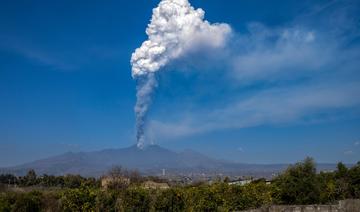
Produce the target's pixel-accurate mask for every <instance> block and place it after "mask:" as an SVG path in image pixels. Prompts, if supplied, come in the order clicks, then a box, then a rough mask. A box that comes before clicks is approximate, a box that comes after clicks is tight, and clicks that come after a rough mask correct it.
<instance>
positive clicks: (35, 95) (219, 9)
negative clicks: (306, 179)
mask: <svg viewBox="0 0 360 212" xmlns="http://www.w3.org/2000/svg"><path fill="white" fill-rule="evenodd" d="M190 3H191V4H192V5H193V6H194V7H195V8H199V7H200V8H202V9H203V10H204V11H205V12H206V14H205V19H206V20H208V21H209V22H211V23H216V22H221V23H227V24H229V25H230V26H231V28H232V36H231V38H230V39H229V40H228V41H227V44H226V46H225V47H224V48H222V49H220V50H217V51H212V52H208V51H197V52H193V53H191V54H190V55H187V56H185V57H183V58H180V59H178V60H176V61H173V62H172V63H171V64H170V65H168V66H167V67H165V68H163V70H161V71H160V72H159V74H158V75H157V78H158V81H159V86H158V88H157V89H156V92H155V94H154V97H153V104H152V107H151V109H150V113H149V116H148V128H147V129H148V132H147V134H148V138H149V140H151V141H152V142H155V143H157V144H160V145H162V146H165V147H168V148H171V149H175V150H181V149H187V148H190V149H195V150H197V151H200V152H203V153H206V154H208V155H212V156H215V157H218V158H224V159H228V160H235V161H239V162H246V163H286V162H294V161H298V160H301V159H303V158H304V157H306V156H313V157H314V158H315V159H316V160H317V161H318V162H336V161H344V162H349V163H353V162H356V161H358V160H360V73H359V71H360V70H359V67H360V39H359V38H360V37H359V36H360V16H359V14H360V3H359V1H356V0H344V1H336V0H334V1H325V0H321V1H320V0H317V1H313V0H311V1H310V0H305V1H295V0H287V1H285V0H282V1H280V0H273V1H265V0H263V1H260V0H223V1H219V0H208V1H200V0H193V1H190ZM157 4H158V1H148V0H134V1H106V4H105V3H104V2H100V1H76V2H74V1H66V0H65V1H58V2H49V1H40V0H37V1H31V2H30V1H20V0H15V1H2V3H1V7H0V99H1V101H0V146H1V148H0V166H7V165H14V164H19V163H22V162H26V161H30V160H34V159H39V158H43V157H47V156H50V155H54V154H60V153H63V152H66V151H92V150H99V149H104V148H121V147H126V146H129V145H133V144H134V143H135V118H134V113H133V107H134V104H135V101H136V99H135V93H136V89H135V87H136V83H135V82H134V80H133V79H132V78H131V67H130V62H129V61H130V57H131V53H132V52H133V51H134V49H136V48H137V47H139V46H140V45H141V43H142V42H143V41H144V40H146V34H145V28H146V26H147V24H148V23H149V20H150V18H151V13H152V8H154V7H155V6H156V5H157Z"/></svg>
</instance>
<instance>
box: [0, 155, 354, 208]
mask: <svg viewBox="0 0 360 212" xmlns="http://www.w3.org/2000/svg"><path fill="white" fill-rule="evenodd" d="M113 171H114V170H113ZM34 174H35V173H30V172H29V173H28V174H27V175H26V176H24V177H22V179H21V180H20V179H18V178H17V177H15V176H11V175H2V176H0V182H1V183H3V184H8V183H9V182H8V180H9V179H10V181H11V180H14V177H15V178H17V179H15V181H16V180H19V181H18V182H19V183H20V182H21V183H22V184H19V185H22V186H29V185H43V186H49V188H50V187H52V186H55V187H58V188H59V189H42V190H36V189H34V190H31V191H30V192H17V191H9V190H6V189H3V191H1V192H0V211H237V210H246V209H252V208H259V207H261V206H266V205H272V204H287V205H293V204H327V203H335V202H336V201H337V200H342V199H353V198H360V162H358V163H357V164H356V165H354V166H353V167H351V168H347V167H346V166H345V165H344V164H343V163H339V164H338V165H337V169H336V170H335V171H332V172H319V173H318V172H317V171H316V166H315V162H314V161H313V159H311V158H306V159H305V160H304V161H301V162H299V163H296V164H294V165H291V166H289V167H288V168H287V169H286V170H285V171H284V172H282V173H281V174H279V175H278V176H277V177H276V178H274V179H273V180H272V183H271V184H267V183H266V181H265V179H259V180H256V181H253V182H251V183H249V184H246V185H243V186H240V185H229V184H228V183H227V182H226V181H221V180H219V181H218V182H215V183H212V184H207V183H202V184H196V185H186V186H180V185H173V186H171V187H170V188H169V189H145V188H143V187H142V186H141V182H142V180H144V179H145V178H143V177H141V176H140V175H138V174H137V173H134V172H126V171H124V170H120V171H119V170H117V171H116V170H115V172H113V173H111V174H113V176H124V175H126V176H127V177H131V178H132V181H130V182H131V183H130V184H127V185H126V186H124V185H113V186H111V187H109V189H107V190H104V189H101V187H100V182H99V180H98V179H94V178H84V177H81V176H62V177H54V176H45V175H44V176H41V177H37V176H36V174H35V176H34ZM155 180H156V179H155ZM15 181H13V182H15Z"/></svg>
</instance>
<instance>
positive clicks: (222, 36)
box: [131, 0, 232, 147]
mask: <svg viewBox="0 0 360 212" xmlns="http://www.w3.org/2000/svg"><path fill="white" fill-rule="evenodd" d="M204 15H205V12H204V11H203V10H202V9H200V8H199V9H195V8H193V7H192V6H191V5H190V3H189V2H188V0H162V1H161V2H160V3H159V5H158V7H156V8H155V9H153V15H152V18H151V22H150V24H149V25H148V27H147V29H146V34H147V35H148V40H146V41H145V42H143V43H142V45H141V47H140V48H138V49H136V50H135V52H134V53H133V54H132V57H131V65H132V77H133V78H134V79H137V83H138V86H137V103H136V106H135V114H136V122H137V123H136V128H137V129H136V130H137V143H138V146H139V147H141V146H143V145H144V142H145V140H144V139H145V138H144V128H145V119H146V114H147V111H148V108H149V105H150V103H151V94H152V93H153V90H154V88H155V87H156V85H157V81H156V76H155V75H154V74H155V72H157V71H159V70H160V69H161V68H163V67H164V66H166V65H168V64H169V63H170V62H171V61H173V60H175V59H178V58H181V57H183V56H186V54H188V53H189V52H192V51H195V50H197V49H203V48H210V49H216V48H221V47H223V46H225V44H226V41H227V38H228V37H229V35H230V34H231V31H232V30H231V27H230V26H229V25H228V24H224V23H215V24H211V23H209V22H208V21H206V20H204Z"/></svg>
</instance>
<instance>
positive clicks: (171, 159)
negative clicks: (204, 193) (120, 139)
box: [0, 145, 335, 177]
mask: <svg viewBox="0 0 360 212" xmlns="http://www.w3.org/2000/svg"><path fill="white" fill-rule="evenodd" d="M113 166H122V167H125V168H128V169H136V170H138V171H140V172H141V173H143V174H151V175H156V174H159V173H161V170H162V169H166V170H167V173H173V174H189V173H207V174H216V173H222V174H228V175H251V176H269V175H271V174H272V173H277V172H279V171H281V170H284V169H285V168H286V167H287V165H286V164H274V165H259V164H241V163H232V162H226V161H221V160H216V159H213V158H210V157H207V156H205V155H202V154H200V153H198V152H195V151H192V150H185V151H183V152H179V153H177V152H174V151H171V150H168V149H165V148H162V147H160V146H158V145H150V146H147V147H145V148H144V149H139V148H137V147H136V146H131V147H128V148H122V149H105V150H101V151H94V152H79V153H72V152H68V153H65V154H62V155H58V156H54V157H49V158H46V159H42V160H37V161H34V162H30V163H26V164H22V165H19V166H14V167H8V168H3V169H0V173H15V174H17V175H24V174H25V173H26V172H27V171H28V170H29V169H34V170H35V171H36V173H38V174H48V175H65V174H80V175H82V176H95V177H98V176H101V175H102V174H104V173H106V172H107V171H108V170H109V169H111V168H112V167H113ZM334 167H335V165H333V164H322V165H321V166H320V167H319V166H318V168H320V169H333V168H334Z"/></svg>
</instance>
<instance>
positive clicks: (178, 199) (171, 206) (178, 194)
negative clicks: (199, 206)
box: [154, 188, 185, 211]
mask: <svg viewBox="0 0 360 212" xmlns="http://www.w3.org/2000/svg"><path fill="white" fill-rule="evenodd" d="M154 207H155V210H156V211H184V209H185V197H184V193H183V192H182V189H181V188H171V189H167V190H164V191H160V192H159V195H158V196H157V198H156V201H155V203H154Z"/></svg>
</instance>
